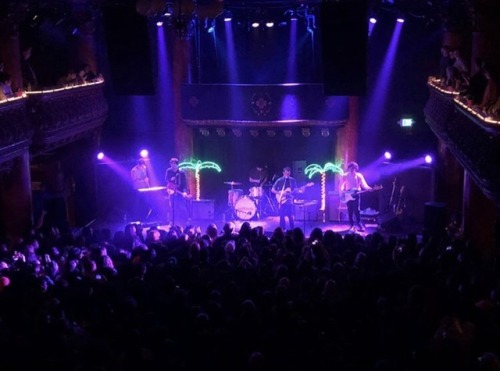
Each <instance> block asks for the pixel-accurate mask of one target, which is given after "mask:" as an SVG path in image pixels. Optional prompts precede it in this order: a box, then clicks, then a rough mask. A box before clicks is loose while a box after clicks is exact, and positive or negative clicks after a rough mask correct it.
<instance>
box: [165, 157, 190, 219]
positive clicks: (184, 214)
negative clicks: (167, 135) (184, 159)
mask: <svg viewBox="0 0 500 371" xmlns="http://www.w3.org/2000/svg"><path fill="white" fill-rule="evenodd" d="M169 164H170V167H169V168H168V169H167V172H166V173H165V182H166V184H167V195H168V197H167V211H168V214H169V216H170V221H171V223H172V225H175V224H176V223H177V225H181V224H183V223H186V222H187V221H188V218H189V213H188V203H187V195H188V192H187V178H186V173H185V172H184V171H183V170H181V169H179V159H177V158H175V157H173V158H171V159H170V161H169Z"/></svg>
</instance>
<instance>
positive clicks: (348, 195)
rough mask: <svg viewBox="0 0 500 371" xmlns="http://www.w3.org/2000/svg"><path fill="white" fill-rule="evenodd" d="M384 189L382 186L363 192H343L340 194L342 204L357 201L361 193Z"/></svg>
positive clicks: (356, 190)
mask: <svg viewBox="0 0 500 371" xmlns="http://www.w3.org/2000/svg"><path fill="white" fill-rule="evenodd" d="M382 188H383V187H382V186H381V185H376V186H374V187H373V188H372V189H363V190H362V191H360V190H358V189H348V190H346V191H342V192H341V193H340V202H342V203H343V204H345V203H348V202H349V201H353V200H356V199H357V198H358V195H359V194H361V193H365V192H371V191H378V190H380V189H382Z"/></svg>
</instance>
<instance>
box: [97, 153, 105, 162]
mask: <svg viewBox="0 0 500 371" xmlns="http://www.w3.org/2000/svg"><path fill="white" fill-rule="evenodd" d="M97 159H98V160H99V161H100V160H102V159H104V153H103V152H99V153H98V154H97Z"/></svg>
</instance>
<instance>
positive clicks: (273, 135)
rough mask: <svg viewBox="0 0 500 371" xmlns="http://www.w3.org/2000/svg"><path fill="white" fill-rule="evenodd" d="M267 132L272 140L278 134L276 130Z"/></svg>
mask: <svg viewBox="0 0 500 371" xmlns="http://www.w3.org/2000/svg"><path fill="white" fill-rule="evenodd" d="M266 132H267V136H268V137H271V138H272V137H275V136H276V132H275V131H274V130H266Z"/></svg>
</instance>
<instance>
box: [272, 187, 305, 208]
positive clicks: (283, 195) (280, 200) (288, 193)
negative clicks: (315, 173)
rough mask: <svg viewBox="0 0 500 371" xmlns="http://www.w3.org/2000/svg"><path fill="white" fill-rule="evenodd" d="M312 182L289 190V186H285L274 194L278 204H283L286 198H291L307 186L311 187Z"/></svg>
mask: <svg viewBox="0 0 500 371" xmlns="http://www.w3.org/2000/svg"><path fill="white" fill-rule="evenodd" d="M313 185H314V183H312V182H310V183H307V184H306V185H303V186H302V187H299V188H296V189H295V190H293V191H292V190H291V189H290V187H288V188H285V189H284V190H282V191H281V192H279V193H277V194H276V201H278V206H281V205H283V204H284V203H285V202H286V201H287V200H289V199H290V198H292V197H293V196H294V195H295V194H296V193H302V192H304V190H305V189H306V188H307V187H312V186H313Z"/></svg>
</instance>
